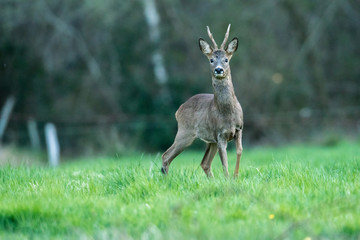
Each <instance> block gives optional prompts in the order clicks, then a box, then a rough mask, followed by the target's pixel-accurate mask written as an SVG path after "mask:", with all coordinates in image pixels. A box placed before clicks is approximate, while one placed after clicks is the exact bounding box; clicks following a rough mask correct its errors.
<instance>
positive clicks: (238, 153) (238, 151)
mask: <svg viewBox="0 0 360 240" xmlns="http://www.w3.org/2000/svg"><path fill="white" fill-rule="evenodd" d="M235 145H236V165H235V171H234V178H237V177H238V175H239V165H240V158H241V154H242V150H243V147H242V129H240V130H238V131H237V132H236V133H235Z"/></svg>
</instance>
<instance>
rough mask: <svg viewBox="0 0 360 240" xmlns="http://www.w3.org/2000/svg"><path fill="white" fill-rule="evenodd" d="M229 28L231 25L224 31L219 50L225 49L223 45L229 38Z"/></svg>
mask: <svg viewBox="0 0 360 240" xmlns="http://www.w3.org/2000/svg"><path fill="white" fill-rule="evenodd" d="M230 26H231V24H229V26H228V28H227V30H226V33H225V38H224V41H223V42H222V44H221V47H220V48H221V49H225V44H226V42H227V40H228V38H229V31H230Z"/></svg>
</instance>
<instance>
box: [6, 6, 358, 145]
mask: <svg viewBox="0 0 360 240" xmlns="http://www.w3.org/2000/svg"><path fill="white" fill-rule="evenodd" d="M144 3H147V1H145V2H144V1H142V0H141V1H140V0H138V1H130V0H125V1H120V2H119V1H113V0H109V1H106V2H104V1H100V0H85V1H77V2H74V1H60V0H36V1H32V2H29V1H26V0H14V1H9V0H0V36H1V38H0V103H3V102H4V101H5V99H6V98H7V97H8V96H9V95H14V96H16V99H17V104H16V107H15V114H14V115H13V119H12V120H13V121H12V122H10V125H9V129H10V130H12V133H11V134H8V135H7V137H8V140H9V141H10V140H16V139H20V138H21V136H23V135H24V133H22V131H23V130H22V129H26V126H25V124H26V120H27V119H28V118H30V117H33V118H34V119H36V120H37V121H38V122H40V125H41V124H43V123H44V122H46V121H53V122H55V123H56V124H57V125H59V129H60V130H59V137H60V140H61V144H62V145H64V146H66V148H68V149H74V148H75V149H81V148H83V149H84V148H86V149H87V148H88V147H87V146H93V147H94V148H96V149H106V148H107V147H108V145H111V144H114V146H115V145H116V146H119V148H120V146H123V145H132V146H136V147H139V148H140V147H141V148H146V149H149V150H152V149H156V150H159V149H162V148H166V147H168V144H170V142H171V141H172V137H173V135H174V132H175V130H176V126H175V124H176V122H175V119H174V113H175V111H176V109H177V108H178V107H179V106H180V104H182V103H183V102H184V101H185V100H186V99H188V98H189V97H190V96H192V95H194V94H196V93H200V92H212V87H211V84H210V73H209V69H208V64H207V62H206V59H205V58H204V57H203V56H202V54H201V52H200V51H199V48H198V38H199V37H205V38H206V37H207V36H206V35H207V34H206V29H205V27H206V25H209V26H210V27H211V29H212V32H213V34H214V36H215V38H216V39H217V40H218V39H220V38H222V36H223V35H224V32H225V29H226V26H227V24H228V23H231V24H232V30H231V33H230V35H231V36H230V37H233V36H238V37H239V41H240V45H239V49H238V52H237V53H236V55H235V56H234V58H233V60H232V63H231V64H232V71H233V73H232V74H233V78H234V79H233V81H234V86H235V91H236V92H237V96H238V98H239V100H240V102H241V104H242V105H243V108H244V111H245V122H246V125H245V126H246V132H245V134H244V137H245V142H248V141H251V142H261V141H267V142H274V141H275V142H276V141H284V140H285V139H293V138H301V137H306V136H307V135H309V134H311V132H312V131H314V129H317V128H319V127H325V123H330V124H339V121H340V120H341V121H343V123H344V124H345V125H346V126H345V127H349V128H354V127H356V125H357V124H359V123H358V122H357V119H358V117H359V114H360V113H359V112H360V111H359V110H358V108H357V106H359V105H360V83H359V79H360V68H359V66H360V45H359V44H358V42H359V39H360V2H359V1H355V0H344V1H340V0H327V1H321V0H305V1H297V2H295V1H289V0H279V1H265V2H264V1H263V2H253V1H245V2H231V1H227V2H224V1H220V0H211V1H205V0H202V1H196V2H195V1H188V0H183V1H179V0H157V1H156V2H155V1H154V3H156V13H157V15H158V19H160V20H161V21H158V22H157V24H156V26H157V30H156V31H158V33H156V34H157V35H158V36H160V37H158V38H159V41H157V42H156V41H155V42H154V41H152V39H151V37H149V36H151V34H153V33H154V32H153V31H155V30H154V29H152V28H151V27H150V32H149V25H148V24H147V18H146V14H144V6H147V5H146V4H145V5H144ZM154 6H155V5H154ZM218 41H219V40H218ZM153 53H161V56H162V57H161V59H162V60H159V59H158V58H156V57H154V56H153ZM159 62H163V68H164V69H166V70H165V71H166V73H165V75H166V78H165V79H166V81H165V82H166V84H161V83H159V82H161V81H162V80H159V76H157V72H159V71H154V69H156V64H157V63H159ZM160 65H161V64H160ZM160 72H161V71H160ZM160 75H161V74H160ZM160 78H161V77H160ZM164 92H165V94H164ZM166 95H167V96H168V97H164V96H166ZM304 113H306V114H304ZM355 113H357V115H356V114H355ZM62 129H63V130H62ZM304 129H306V131H304ZM99 132H102V134H100V133H99ZM107 135H109V139H107V140H105V139H106V138H105V137H100V136H107ZM5 137H6V136H5ZM101 139H102V140H101ZM114 141H119V142H121V144H119V143H115V142H114ZM20 142H21V141H20ZM112 142H113V143H112ZM85 145H86V146H85Z"/></svg>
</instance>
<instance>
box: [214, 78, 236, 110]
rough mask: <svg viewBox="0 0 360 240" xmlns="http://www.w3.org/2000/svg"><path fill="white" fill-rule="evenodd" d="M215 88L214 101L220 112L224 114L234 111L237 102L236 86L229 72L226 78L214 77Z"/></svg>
mask: <svg viewBox="0 0 360 240" xmlns="http://www.w3.org/2000/svg"><path fill="white" fill-rule="evenodd" d="M212 83H213V88H214V102H215V106H216V107H217V108H218V110H219V112H221V113H223V114H229V113H233V112H234V109H235V104H236V101H237V99H236V96H235V91H234V87H233V84H232V81H231V75H230V74H229V75H228V76H227V77H226V78H224V79H220V80H219V79H216V78H213V79H212Z"/></svg>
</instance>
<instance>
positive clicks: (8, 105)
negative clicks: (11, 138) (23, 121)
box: [0, 96, 15, 143]
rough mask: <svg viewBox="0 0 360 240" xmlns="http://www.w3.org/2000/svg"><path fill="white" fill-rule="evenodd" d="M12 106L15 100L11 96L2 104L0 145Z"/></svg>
mask: <svg viewBox="0 0 360 240" xmlns="http://www.w3.org/2000/svg"><path fill="white" fill-rule="evenodd" d="M14 105H15V98H14V97H13V96H11V97H8V99H6V102H5V104H4V107H3V109H2V111H1V115H0V143H1V141H2V138H3V136H4V133H5V129H6V126H7V124H8V121H9V118H10V114H11V111H12V109H13V107H14Z"/></svg>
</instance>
